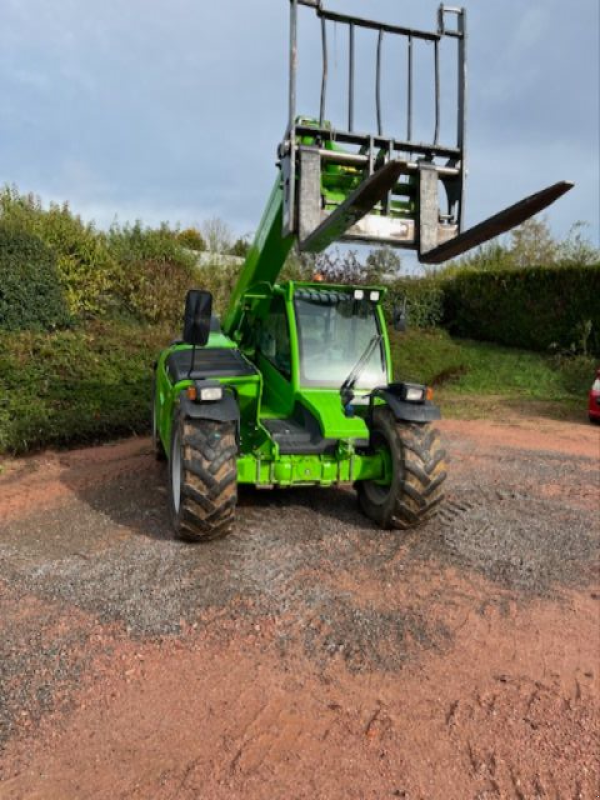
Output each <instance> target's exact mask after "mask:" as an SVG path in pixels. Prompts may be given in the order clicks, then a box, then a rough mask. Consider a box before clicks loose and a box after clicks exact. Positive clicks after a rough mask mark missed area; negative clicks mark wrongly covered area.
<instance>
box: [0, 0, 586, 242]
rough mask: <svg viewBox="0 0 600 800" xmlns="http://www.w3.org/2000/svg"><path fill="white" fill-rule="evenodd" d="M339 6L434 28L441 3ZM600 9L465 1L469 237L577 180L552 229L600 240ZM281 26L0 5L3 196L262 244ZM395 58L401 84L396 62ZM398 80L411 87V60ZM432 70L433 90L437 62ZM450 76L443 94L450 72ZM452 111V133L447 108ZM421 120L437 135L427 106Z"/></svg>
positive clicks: (316, 52)
mask: <svg viewBox="0 0 600 800" xmlns="http://www.w3.org/2000/svg"><path fill="white" fill-rule="evenodd" d="M326 5H327V3H326ZM328 5H329V7H331V8H335V9H341V8H343V9H344V10H347V11H349V12H351V13H357V14H362V15H367V14H368V15H371V16H376V17H378V18H384V19H387V20H389V21H392V22H397V23H399V24H405V25H413V26H416V27H422V28H434V27H435V15H436V9H437V5H438V4H437V2H434V1H433V0H369V1H368V2H367V0H344V1H342V0H329V3H328ZM599 5H600V4H599V3H598V0H570V2H564V0H528V2H523V0H467V1H466V7H467V9H468V13H469V35H470V43H469V60H470V109H469V118H470V122H469V150H470V155H469V164H470V180H469V190H468V191H469V202H468V208H467V221H468V223H469V224H474V223H476V222H478V221H479V220H481V219H482V218H484V217H486V216H488V215H489V214H492V213H494V212H495V211H497V210H499V209H500V208H502V207H504V206H505V205H508V204H510V203H512V202H514V201H516V200H519V199H521V197H522V196H524V195H526V194H530V193H532V192H533V191H537V190H538V189H540V188H542V187H543V186H545V185H547V184H549V183H552V182H554V181H556V180H560V179H563V178H568V179H571V180H574V181H576V182H577V187H576V189H575V190H574V191H573V192H571V194H570V195H567V197H566V198H564V199H562V200H561V201H559V203H558V204H557V205H556V206H555V207H554V208H553V209H552V210H551V211H550V212H549V214H548V218H549V221H550V223H551V225H552V227H553V229H554V231H555V233H556V234H557V235H564V234H565V233H566V232H567V231H568V229H569V227H570V226H571V224H572V223H574V222H575V221H577V220H585V221H587V222H589V223H590V226H591V227H590V230H589V233H590V235H591V238H592V239H593V240H594V241H596V242H597V241H598V238H599V217H600V208H599V165H598V148H599V129H598V126H599V117H600V113H599V95H600V91H599V54H598V49H599V38H600V26H599V10H598V9H599ZM309 14H310V12H309V11H305V15H309ZM287 20H288V2H287V0H215V1H214V2H211V1H210V0H169V2H167V0H85V2H84V1H83V0H2V3H1V4H0V184H5V183H9V184H16V185H17V186H18V187H19V189H21V190H22V191H32V192H35V193H37V194H39V195H41V196H42V198H43V199H44V200H46V201H48V200H69V202H70V203H71V205H72V207H73V208H74V210H76V211H78V212H80V213H81V214H82V215H83V216H84V217H85V218H87V219H95V220H96V221H97V223H98V224H99V225H102V226H106V225H109V224H110V223H111V222H112V221H113V220H114V219H115V217H116V218H118V219H119V221H121V222H123V221H127V220H135V219H141V220H142V221H144V222H146V223H148V224H155V223H157V222H159V221H161V220H169V221H170V222H172V223H175V222H179V223H181V224H182V225H184V226H185V225H189V224H195V225H198V224H200V223H201V222H202V220H204V219H206V218H208V217H212V216H219V217H222V218H224V219H225V220H227V221H228V222H229V223H230V225H231V226H232V227H233V228H234V230H235V232H236V233H238V234H244V233H248V232H251V231H253V230H254V229H255V227H256V224H257V222H258V220H259V218H260V214H261V211H262V207H263V205H264V202H265V200H266V197H267V194H268V191H269V189H270V186H271V184H272V182H273V179H274V176H275V166H274V165H275V147H276V144H277V142H278V141H279V140H280V138H281V135H282V133H283V129H284V125H285V120H286V115H287V47H288V41H287V39H288V32H287ZM319 35H320V34H319V29H318V27H313V28H312V29H311V28H310V26H309V24H308V20H307V21H306V22H305V23H304V24H303V27H302V39H301V45H302V50H301V53H300V58H301V67H302V68H303V75H302V86H301V89H302V91H301V97H302V98H303V99H305V102H306V105H307V106H311V107H310V108H308V107H307V108H306V109H305V110H306V113H308V114H311V113H313V114H314V113H315V112H316V109H315V107H314V103H313V99H314V97H315V95H314V92H311V91H310V89H311V88H312V85H313V84H312V81H314V80H315V79H316V78H317V77H318V75H317V73H318V71H319V69H320V38H319ZM330 41H331V48H332V50H331V57H332V70H333V71H334V72H335V71H336V70H338V71H339V72H340V73H342V71H343V70H345V66H343V65H344V54H345V41H344V38H343V37H342V34H341V32H340V33H336V31H335V30H334V29H333V26H332V28H331V31H330ZM370 46H371V45H370V44H369V42H368V41H366V40H365V41H364V42H361V45H360V47H362V48H363V49H362V50H361V51H360V57H361V58H364V61H363V63H364V64H365V66H364V71H363V69H361V78H360V79H359V87H358V89H359V98H360V101H361V102H362V103H363V105H362V106H361V108H360V109H359V110H358V111H357V114H358V115H359V119H360V114H363V119H364V120H367V117H368V114H369V113H371V111H372V97H371V88H370V87H371V79H372V70H371V67H370V66H367V65H366V59H367V49H366V48H368V47H370ZM386 58H387V62H386V63H387V64H389V65H390V66H389V69H391V70H393V69H394V67H393V64H394V58H396V55H394V53H392V52H391V51H390V52H389V53H388V54H387V55H386ZM396 63H397V64H398V67H397V68H398V71H399V73H400V72H401V69H402V64H403V62H401V60H400V56H399V55H398V61H397V62H396ZM418 63H421V61H419V62H418ZM422 64H423V67H422V69H423V74H422V80H423V81H425V80H426V76H427V70H428V69H429V68H430V61H428V60H427V55H425V56H423V57H422ZM443 64H444V79H447V82H448V84H449V83H450V82H451V78H452V74H451V73H452V67H451V62H449V61H447V60H445V61H444V62H443ZM338 77H339V78H340V83H339V85H340V86H341V85H342V77H341V74H340V75H339V76H338ZM335 80H336V77H335V75H334V76H333V77H332V86H333V87H334V88H333V89H332V91H334V90H335V85H336V84H335ZM400 87H402V82H400V83H399V84H398V91H400ZM395 89H396V84H395V83H394V78H393V74H392V76H391V77H390V76H389V75H386V78H385V84H384V95H385V98H386V100H387V101H388V103H386V115H387V118H386V127H394V126H396V125H397V126H398V127H400V129H401V130H402V129H403V125H404V123H403V122H402V121H401V111H402V108H403V103H404V100H403V99H400V101H399V104H398V105H397V106H395V105H394V104H393V103H392V104H391V105H389V101H393V100H394V98H395V95H394V90H395ZM365 98H366V103H367V105H366V106H365V105H364V103H365ZM388 108H389V113H388ZM444 108H445V109H446V108H448V116H447V118H446V119H445V121H444V126H443V129H442V130H443V132H444V133H447V132H448V131H449V130H450V124H449V121H448V120H449V119H450V111H451V109H450V106H446V104H445V105H444ZM301 110H304V106H303V107H302V109H301ZM336 111H338V108H337V104H336V103H335V98H332V108H331V113H332V114H334V113H335V112H336ZM417 112H418V114H419V118H420V119H421V120H422V123H423V125H424V126H425V128H426V127H427V124H428V120H429V119H430V112H431V100H430V98H429V96H428V95H425V94H423V95H422V96H421V101H420V103H419V106H418V108H417ZM428 115H429V116H428ZM364 124H365V125H366V124H372V123H367V122H366V121H365V123H364ZM362 127H364V126H362ZM425 128H424V129H425ZM390 133H391V135H395V133H396V131H395V130H392V131H390ZM398 135H399V136H400V135H401V133H400V132H399V133H398ZM448 136H449V134H448Z"/></svg>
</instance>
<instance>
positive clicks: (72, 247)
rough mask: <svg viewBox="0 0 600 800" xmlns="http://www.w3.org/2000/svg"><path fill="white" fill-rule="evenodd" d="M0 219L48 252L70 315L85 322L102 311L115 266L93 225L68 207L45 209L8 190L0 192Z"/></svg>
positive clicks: (107, 302)
mask: <svg viewBox="0 0 600 800" xmlns="http://www.w3.org/2000/svg"><path fill="white" fill-rule="evenodd" d="M0 220H1V221H3V222H5V223H6V224H9V225H11V226H13V227H14V228H20V229H21V230H23V231H26V232H27V233H29V234H31V235H34V236H37V237H39V238H40V239H41V240H42V241H43V242H44V243H45V244H46V245H47V246H48V247H50V248H51V250H52V251H53V252H54V254H55V257H56V269H57V273H58V277H59V280H60V283H61V284H62V286H63V288H64V291H65V296H66V300H67V303H68V305H69V310H70V312H71V314H73V315H74V316H76V317H89V316H97V315H101V314H103V313H105V312H106V311H107V309H108V308H109V307H110V305H111V299H112V294H113V291H114V288H115V283H116V278H117V274H118V267H117V264H116V263H115V262H114V260H113V259H112V258H111V256H110V254H109V252H108V250H107V248H106V245H105V241H104V237H103V236H102V235H101V234H99V233H98V232H97V231H96V229H95V228H94V226H93V225H90V224H85V223H84V222H82V220H81V219H80V217H78V216H75V215H74V214H73V213H72V212H71V210H70V209H69V206H68V204H67V203H65V204H63V205H61V206H59V205H57V204H51V205H50V208H49V209H48V210H45V209H43V208H42V204H41V201H40V199H39V198H37V197H35V196H34V195H20V194H19V193H18V192H17V190H16V189H9V188H5V189H4V190H2V191H1V192H0Z"/></svg>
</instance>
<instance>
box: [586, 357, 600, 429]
mask: <svg viewBox="0 0 600 800" xmlns="http://www.w3.org/2000/svg"><path fill="white" fill-rule="evenodd" d="M588 413H589V415H590V422H600V369H597V370H596V380H595V381H594V383H593V384H592V388H591V389H590V401H589V404H588Z"/></svg>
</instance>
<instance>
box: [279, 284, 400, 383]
mask: <svg viewBox="0 0 600 800" xmlns="http://www.w3.org/2000/svg"><path fill="white" fill-rule="evenodd" d="M379 297H380V293H379V291H378V290H375V289H352V290H350V291H344V290H342V289H341V288H340V287H335V288H323V289H313V288H298V289H297V290H296V292H295V293H294V310H295V317H296V328H297V331H298V350H299V356H300V358H299V364H300V375H299V383H300V385H301V386H304V387H322V388H336V389H339V388H340V387H341V386H342V385H343V383H344V382H345V380H346V379H347V378H348V375H349V374H350V373H351V372H352V370H353V369H354V368H355V366H356V364H357V360H358V359H359V357H360V355H361V354H363V353H365V351H366V350H367V348H369V346H370V344H371V343H372V342H373V341H374V339H375V338H377V342H375V344H374V346H373V347H371V352H370V354H369V356H368V358H367V359H366V362H365V364H364V365H363V368H362V369H361V372H360V375H359V377H358V380H357V387H356V388H357V389H359V390H360V389H365V390H369V389H370V390H372V389H375V388H376V387H377V386H384V385H386V384H387V382H388V379H387V368H386V358H385V349H384V347H383V340H382V339H381V336H382V330H381V321H380V319H379V316H378V309H377V302H378V301H379Z"/></svg>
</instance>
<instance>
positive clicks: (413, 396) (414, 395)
mask: <svg viewBox="0 0 600 800" xmlns="http://www.w3.org/2000/svg"><path fill="white" fill-rule="evenodd" d="M424 397H425V389H422V388H421V387H417V386H409V387H407V389H406V399H407V400H408V402H409V403H422V402H423V398H424Z"/></svg>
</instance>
